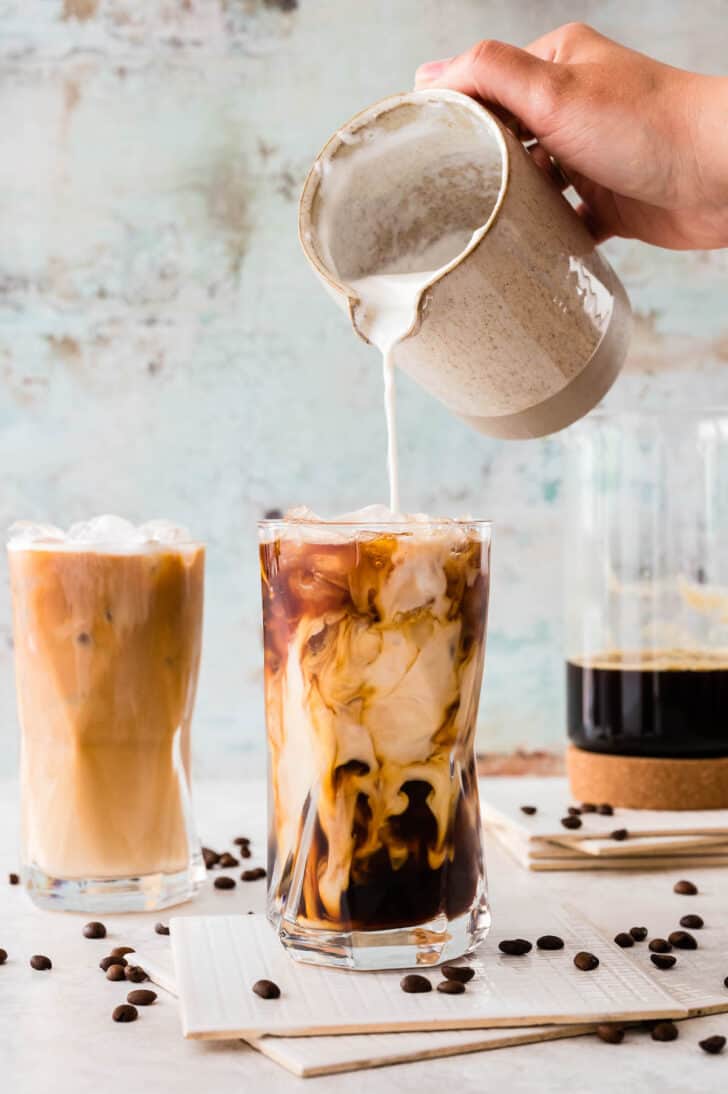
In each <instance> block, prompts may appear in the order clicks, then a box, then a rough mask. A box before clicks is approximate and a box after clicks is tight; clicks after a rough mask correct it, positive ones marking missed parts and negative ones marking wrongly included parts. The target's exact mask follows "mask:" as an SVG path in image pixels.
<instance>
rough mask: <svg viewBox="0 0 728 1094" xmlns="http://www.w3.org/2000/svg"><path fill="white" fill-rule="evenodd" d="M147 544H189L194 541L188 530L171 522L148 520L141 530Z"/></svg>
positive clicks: (140, 533) (140, 532)
mask: <svg viewBox="0 0 728 1094" xmlns="http://www.w3.org/2000/svg"><path fill="white" fill-rule="evenodd" d="M139 535H140V536H141V537H142V539H143V540H144V542H145V543H189V542H190V540H191V539H192V537H191V535H190V533H189V531H188V530H187V528H185V527H184V525H182V524H174V522H173V521H171V520H163V519H161V518H160V519H157V520H148V521H147V522H146V524H142V525H141V526H140V528H139Z"/></svg>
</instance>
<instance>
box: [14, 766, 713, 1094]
mask: <svg viewBox="0 0 728 1094" xmlns="http://www.w3.org/2000/svg"><path fill="white" fill-rule="evenodd" d="M196 805H197V812H198V816H199V820H200V829H201V833H202V836H203V841H204V842H206V843H209V845H210V846H212V847H215V848H216V849H219V850H222V849H225V848H231V841H232V837H233V836H235V835H238V834H239V835H247V836H251V837H253V839H254V849H255V850H256V852H259V853H260V854H262V853H263V847H264V833H265V790H264V786H263V783H262V782H251V783H248V784H245V785H241V784H240V783H227V782H220V781H217V782H215V783H214V784H213V783H203V784H201V785H200V786H198V787H197V788H196ZM16 832H17V788H16V786H15V784H13V783H0V946H2V947H3V948H4V949H6V950H7V951H8V954H9V958H8V962H7V964H6V965H5V966H3V967H0V1090H2V1091H3V1092H5V1091H7V1092H8V1094H45V1092H46V1091H49V1090H53V1091H55V1092H57V1094H66V1092H67V1094H98V1092H100V1091H103V1094H129V1092H131V1091H135V1090H143V1091H144V1092H145V1094H156V1092H162V1091H164V1092H166V1091H170V1094H171V1092H173V1094H201V1092H203V1091H205V1090H210V1091H214V1092H215V1094H233V1092H235V1094H238V1092H239V1091H242V1090H247V1091H258V1090H263V1089H265V1091H266V1094H279V1092H282V1091H292V1090H294V1089H295V1090H299V1089H306V1090H311V1091H319V1090H320V1091H331V1092H334V1091H336V1092H337V1094H368V1092H370V1091H374V1092H377V1094H384V1092H387V1091H390V1090H393V1089H395V1088H396V1089H398V1090H400V1091H407V1090H412V1091H415V1090H416V1091H417V1094H430V1092H432V1094H442V1091H443V1090H447V1089H452V1090H453V1091H457V1094H468V1092H470V1091H473V1092H474V1094H475V1092H476V1091H477V1094H482V1092H483V1091H484V1090H486V1089H487V1090H490V1091H507V1092H508V1094H519V1092H521V1091H529V1092H530V1091H539V1094H543V1092H550V1091H554V1092H556V1091H559V1092H569V1091H572V1090H573V1091H575V1092H576V1091H579V1092H582V1091H584V1090H588V1091H589V1092H590V1094H594V1092H605V1094H607V1092H611V1091H614V1092H615V1094H617V1092H618V1094H624V1091H625V1090H626V1091H632V1090H634V1091H640V1094H650V1092H652V1091H654V1092H655V1094H657V1092H659V1094H670V1092H673V1091H674V1092H675V1094H677V1092H680V1094H683V1092H684V1091H685V1090H686V1089H688V1088H690V1089H693V1090H700V1091H713V1090H716V1091H717V1090H719V1089H720V1090H725V1089H726V1084H728V1049H726V1051H725V1052H724V1053H723V1055H722V1056H718V1057H710V1056H706V1055H705V1054H704V1053H703V1052H701V1051H700V1049H699V1048H698V1041H699V1040H701V1039H702V1038H704V1037H706V1036H708V1035H710V1034H712V1033H723V1034H726V1035H728V1014H726V1015H716V1016H713V1017H708V1018H701V1019H696V1020H691V1021H689V1022H685V1023H682V1024H681V1027H680V1037H679V1039H678V1040H677V1041H675V1042H673V1043H668V1044H658V1043H655V1042H653V1041H652V1040H651V1039H650V1037H649V1035H648V1034H644V1033H639V1034H638V1033H636V1032H629V1033H628V1034H627V1037H626V1039H625V1041H624V1043H623V1044H621V1045H618V1046H612V1045H606V1044H602V1043H601V1042H600V1041H598V1040H597V1039H596V1038H594V1037H582V1038H577V1039H574V1040H569V1041H560V1042H558V1041H557V1042H553V1043H550V1044H539V1045H526V1046H522V1047H518V1048H504V1049H497V1050H495V1051H490V1052H487V1053H476V1054H472V1055H463V1056H456V1057H451V1058H448V1059H442V1060H432V1061H423V1062H421V1063H416V1064H402V1065H397V1066H396V1067H394V1068H385V1069H377V1070H370V1071H364V1072H359V1073H356V1074H347V1075H333V1076H330V1077H324V1078H317V1079H297V1078H294V1077H293V1076H292V1075H290V1074H289V1073H288V1072H286V1071H284V1070H282V1069H281V1068H280V1067H278V1066H277V1065H276V1064H274V1063H272V1062H271V1061H270V1060H267V1059H265V1058H264V1057H263V1056H261V1055H260V1054H259V1053H257V1052H255V1051H254V1050H253V1049H251V1048H248V1047H246V1046H245V1045H243V1044H241V1043H230V1044H229V1043H211V1044H202V1043H200V1042H191V1041H185V1040H183V1038H182V1036H181V1033H180V1026H179V1020H178V1016H177V1008H176V1003H175V1001H174V1000H173V999H172V998H171V997H170V996H168V995H166V994H165V993H164V992H161V991H160V992H159V1000H158V1002H157V1003H156V1004H155V1005H154V1007H151V1008H148V1009H146V1010H140V1018H139V1021H137V1022H135V1023H132V1024H130V1025H119V1024H116V1023H114V1022H112V1021H111V1011H112V1010H113V1008H114V1007H115V1006H116V1005H117V1004H118V1003H120V1002H123V1000H124V997H125V994H126V988H125V986H124V985H123V984H115V983H110V982H109V981H107V980H106V979H105V977H104V975H103V973H102V972H101V971H100V970H99V969H98V968H97V965H98V961H99V959H100V958H101V957H103V956H104V955H105V954H106V953H108V951H109V950H110V949H111V948H112V947H113V946H116V945H122V944H127V943H128V944H129V945H135V944H136V945H137V946H138V947H139V949H142V948H144V949H146V950H149V948H150V946H151V947H154V946H160V945H164V944H165V942H164V940H162V939H159V937H158V936H157V935H155V934H154V930H153V925H154V923H155V922H156V921H157V920H159V919H166V914H165V913H150V914H148V915H136V914H135V915H126V916H102V917H100V918H102V919H103V921H104V922H105V923H106V926H107V929H108V937H107V939H106V940H103V941H90V940H87V939H85V938H83V936H82V933H81V928H82V926H83V924H84V923H85V922H86V921H87V920H88V919H90V918H92V917H91V916H88V915H76V914H60V913H50V912H41V911H39V910H38V909H36V908H34V907H33V905H32V904H31V903H30V902H29V901H28V899H27V898H26V897H25V895H24V893H23V892H22V891H21V890H20V888H19V887H11V886H9V885H8V884H7V881H6V876H7V872H8V871H10V870H14V869H17V859H16V850H15V848H16ZM231 849H232V848H231ZM259 861H260V860H259V859H258V858H254V859H252V860H251V864H258V863H259ZM488 864H489V876H490V889H491V896H492V902H493V908H494V917H496V918H501V917H503V919H504V918H505V917H506V916H507V910H508V908H509V907H514V906H517V905H518V904H519V903H520V902H521V901H526V902H530V903H532V904H533V903H534V902H535V903H536V904H544V903H547V902H550V901H554V902H558V901H570V902H572V903H574V904H577V905H578V906H579V907H580V908H581V909H582V910H583V911H584V912H585V913H586V914H587V915H589V916H590V917H591V918H592V919H594V920H595V922H597V923H598V924H599V925H600V926H602V927H604V928H605V929H607V930H608V931H609V932H610V933H616V932H617V931H619V930H625V929H627V928H629V927H630V926H634V925H646V926H648V927H649V926H650V924H649V923H647V922H646V911H645V910H646V909H647V908H650V907H651V908H653V909H654V908H655V907H660V906H661V905H662V904H665V905H669V904H670V903H671V902H672V903H674V904H675V909H674V911H675V913H676V914H678V913H679V914H680V915H682V914H684V913H685V912H687V911H690V912H699V913H700V914H701V915H703V916H704V918H705V919H706V920H707V919H708V918H709V917H710V918H711V919H712V920H713V922H716V921H718V920H722V921H725V917H726V916H727V915H728V870H725V869H712V870H707V869H703V870H697V869H695V870H690V872H689V873H690V877H691V879H692V880H694V881H696V882H697V884H698V886H699V888H700V890H701V893H700V896H698V897H695V898H692V899H687V898H678V897H676V896H674V894H673V893H672V885H673V882H674V881H675V880H676V876H677V875H676V874H675V872H674V871H662V870H660V871H654V872H648V873H645V874H640V875H639V876H638V877H635V875H634V874H632V873H630V874H629V875H628V876H627V875H624V874H620V873H616V872H609V871H604V872H601V873H598V874H597V873H594V874H591V873H580V874H578V875H577V876H575V875H573V874H549V875H544V874H529V873H528V872H527V871H525V870H523V869H521V868H520V867H518V866H516V865H515V864H513V863H512V862H511V860H510V859H509V858H508V857H507V856H506V855H505V854H504V852H502V851H501V850H500V848H499V847H498V846H497V845H495V844H494V843H493V841H490V845H489V847H488ZM684 872H685V871H683V873H684ZM264 886H265V883H264V882H254V883H248V884H243V883H238V887H237V889H235V890H234V891H233V892H230V893H228V892H221V891H219V890H213V889H211V888H210V887H209V886H208V887H206V888H205V891H204V892H203V893H202V894H201V895H200V896H199V897H198V898H197V899H196V900H195V901H193V902H191V903H190V904H189V905H187V906H186V909H187V910H189V911H190V912H195V913H197V914H199V913H205V912H210V913H214V912H227V913H230V912H237V911H243V910H245V911H247V910H248V909H254V910H256V911H262V910H263V902H264ZM681 900H682V903H680V901H681ZM179 911H181V910H178V911H177V912H175V914H179ZM671 915H672V910H671ZM97 918H98V917H97ZM675 925H676V924H675ZM547 930H548V924H544V931H547ZM33 953H44V954H47V955H48V956H49V957H51V959H52V960H53V963H54V967H53V970H52V971H51V972H50V973H39V972H33V971H32V970H31V969H30V968H29V966H28V964H27V961H28V957H29V956H30V955H31V954H33ZM716 974H720V978H721V979H722V978H723V976H728V954H727V955H726V959H725V968H724V969H720V970H716Z"/></svg>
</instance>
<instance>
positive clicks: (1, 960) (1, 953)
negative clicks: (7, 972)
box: [0, 949, 8, 965]
mask: <svg viewBox="0 0 728 1094" xmlns="http://www.w3.org/2000/svg"><path fill="white" fill-rule="evenodd" d="M7 959H8V951H7V950H3V949H0V965H4V964H5V962H6V961H7Z"/></svg>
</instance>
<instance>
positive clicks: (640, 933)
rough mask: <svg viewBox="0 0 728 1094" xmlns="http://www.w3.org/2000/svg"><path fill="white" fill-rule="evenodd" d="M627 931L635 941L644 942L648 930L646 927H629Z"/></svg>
mask: <svg viewBox="0 0 728 1094" xmlns="http://www.w3.org/2000/svg"><path fill="white" fill-rule="evenodd" d="M629 933H630V934H631V935H632V938H633V939H634V940H635V942H644V940H645V939H646V938H647V934H648V931H647V928H646V927H630V929H629Z"/></svg>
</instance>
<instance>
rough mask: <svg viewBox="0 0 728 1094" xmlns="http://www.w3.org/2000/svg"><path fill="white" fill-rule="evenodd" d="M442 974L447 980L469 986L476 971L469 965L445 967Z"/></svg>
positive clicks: (441, 970)
mask: <svg viewBox="0 0 728 1094" xmlns="http://www.w3.org/2000/svg"><path fill="white" fill-rule="evenodd" d="M440 972H441V973H442V975H443V976H444V977H445V979H446V980H457V981H458V983H460V984H468V983H469V982H470V981H471V980H472V979H473V977H474V976H475V969H471V968H470V966H469V965H443V966H442V968H441V969H440Z"/></svg>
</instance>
